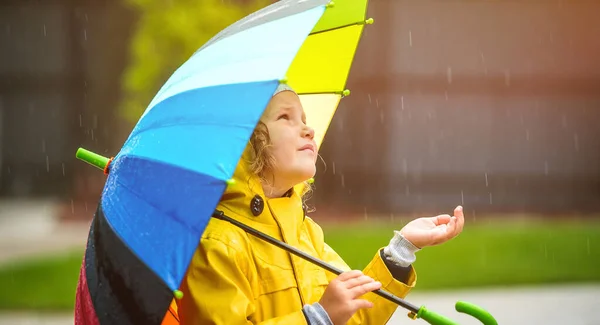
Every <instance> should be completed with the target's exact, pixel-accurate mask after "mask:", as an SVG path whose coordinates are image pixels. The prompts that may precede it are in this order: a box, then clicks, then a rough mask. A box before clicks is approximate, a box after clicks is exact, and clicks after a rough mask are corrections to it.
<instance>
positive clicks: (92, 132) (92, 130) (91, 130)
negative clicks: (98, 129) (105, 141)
mask: <svg viewBox="0 0 600 325" xmlns="http://www.w3.org/2000/svg"><path fill="white" fill-rule="evenodd" d="M90 133H91V134H92V140H94V129H90Z"/></svg>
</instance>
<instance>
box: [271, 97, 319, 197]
mask: <svg viewBox="0 0 600 325" xmlns="http://www.w3.org/2000/svg"><path fill="white" fill-rule="evenodd" d="M261 120H262V122H263V123H265V124H266V125H267V128H268V130H269V137H270V138H271V147H270V148H269V152H270V153H271V154H272V155H273V157H274V158H275V168H274V169H275V170H273V171H269V174H271V176H272V177H273V178H274V180H275V183H276V184H278V185H279V186H282V187H290V188H291V187H292V186H295V185H296V184H299V183H302V182H303V181H305V180H307V179H309V178H311V177H313V176H314V175H315V173H316V166H315V165H316V162H317V144H316V143H315V141H314V140H313V138H314V135H315V132H314V130H313V129H312V128H310V127H308V126H307V125H306V116H305V115H304V109H303V108H302V104H301V103H300V99H299V98H298V95H296V94H295V93H294V92H291V91H282V92H280V93H278V94H277V95H275V96H274V97H273V98H272V99H271V101H270V102H269V105H268V106H267V108H266V110H265V114H264V115H263V117H262V119H261Z"/></svg>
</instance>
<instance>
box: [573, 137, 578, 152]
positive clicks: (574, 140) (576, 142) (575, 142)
mask: <svg viewBox="0 0 600 325" xmlns="http://www.w3.org/2000/svg"><path fill="white" fill-rule="evenodd" d="M573 144H574V145H575V151H579V136H578V135H577V133H575V134H573Z"/></svg>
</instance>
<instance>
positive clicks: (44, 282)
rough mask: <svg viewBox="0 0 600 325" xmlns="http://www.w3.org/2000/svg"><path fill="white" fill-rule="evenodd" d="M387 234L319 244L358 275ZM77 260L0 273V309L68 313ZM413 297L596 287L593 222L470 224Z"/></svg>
mask: <svg viewBox="0 0 600 325" xmlns="http://www.w3.org/2000/svg"><path fill="white" fill-rule="evenodd" d="M392 229H393V228H392V227H391V226H389V225H381V224H373V223H370V224H354V225H345V226H335V227H334V226H324V231H325V238H326V241H327V242H328V243H329V244H330V245H331V246H332V247H333V248H334V249H336V250H337V251H338V253H339V254H340V255H341V256H342V257H343V258H344V259H345V260H346V261H347V262H348V264H350V265H351V266H352V267H353V268H362V267H364V266H365V265H366V264H367V263H368V262H369V260H370V259H371V258H372V257H373V254H374V252H375V251H376V250H377V248H379V247H382V246H384V245H386V244H387V242H388V241H389V239H390V237H391V236H392V231H391V230H392ZM81 258H82V252H80V251H77V252H71V253H69V254H65V255H63V256H56V257H44V258H40V259H37V260H32V261H27V262H21V263H19V264H14V265H9V266H4V267H2V268H0V288H2V290H0V309H45V310H61V309H66V310H72V308H73V301H74V295H75V285H76V282H77V277H78V274H79V267H80V266H81ZM415 268H416V270H417V274H418V283H417V288H416V289H415V291H420V290H433V289H436V290H439V289H452V288H464V287H476V286H493V285H524V284H542V283H566V282H584V281H589V282H599V281H600V221H594V222H586V223H581V222H580V223H572V222H547V223H541V222H531V221H506V222H493V223H490V222H488V221H480V222H473V223H471V224H469V225H468V228H465V231H464V232H463V234H461V235H460V236H459V237H458V238H456V239H454V240H453V241H451V242H449V243H446V244H444V245H441V246H437V247H429V248H427V249H424V250H422V251H420V252H419V253H417V262H416V263H415Z"/></svg>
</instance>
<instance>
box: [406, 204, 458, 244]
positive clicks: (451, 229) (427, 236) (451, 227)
mask: <svg viewBox="0 0 600 325" xmlns="http://www.w3.org/2000/svg"><path fill="white" fill-rule="evenodd" d="M464 224H465V217H464V215H463V209H462V207H461V206H458V207H456V209H454V216H450V215H448V214H442V215H439V216H435V217H424V218H419V219H415V220H413V221H411V222H409V223H408V224H406V226H404V227H403V228H402V229H401V230H400V233H401V234H402V236H404V238H406V239H407V240H408V241H410V242H411V243H413V245H415V246H417V247H418V248H423V247H426V246H434V245H439V244H442V243H444V242H446V241H448V240H450V239H452V238H454V237H456V236H458V235H459V234H460V233H461V232H462V229H463V226H464Z"/></svg>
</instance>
